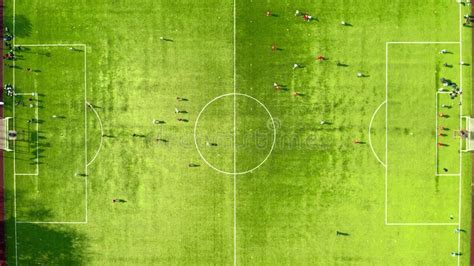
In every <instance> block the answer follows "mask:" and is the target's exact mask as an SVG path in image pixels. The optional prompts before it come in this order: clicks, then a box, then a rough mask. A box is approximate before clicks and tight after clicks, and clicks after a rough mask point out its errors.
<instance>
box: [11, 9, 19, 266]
mask: <svg viewBox="0 0 474 266" xmlns="http://www.w3.org/2000/svg"><path fill="white" fill-rule="evenodd" d="M13 36H14V38H13V42H12V43H13V46H14V47H15V41H16V0H13ZM15 67H16V63H15V60H13V71H12V75H13V82H12V83H13V88H16V85H15V69H16V68H15ZM13 103H15V94H13ZM12 109H13V111H12V115H13V119H12V120H13V123H12V124H13V130H15V104H13V108H12ZM15 146H16V145H15V141H14V142H13V219H14V221H15V265H18V233H17V213H16V175H15V173H16V152H15V151H16V147H15Z"/></svg>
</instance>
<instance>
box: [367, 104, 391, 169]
mask: <svg viewBox="0 0 474 266" xmlns="http://www.w3.org/2000/svg"><path fill="white" fill-rule="evenodd" d="M386 103H387V101H384V102H383V103H381V104H380V105H379V107H377V109H375V111H374V114H373V115H372V119H370V123H369V146H370V149H371V150H372V153H373V154H374V156H375V159H377V161H379V163H380V164H382V166H383V167H387V165H386V164H385V163H384V162H382V160H381V159H380V157H379V156H378V155H377V153H376V152H375V149H374V147H373V146H372V135H371V129H372V123H373V121H374V118H375V115H376V114H377V112H378V111H379V110H380V108H382V106H383V105H384V104H386Z"/></svg>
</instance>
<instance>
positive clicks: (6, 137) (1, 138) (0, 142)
mask: <svg viewBox="0 0 474 266" xmlns="http://www.w3.org/2000/svg"><path fill="white" fill-rule="evenodd" d="M11 119H12V118H11V117H5V118H2V119H0V148H1V149H2V150H4V151H12V149H11V148H10V141H11V140H15V139H16V132H15V131H13V130H9V124H10V120H11Z"/></svg>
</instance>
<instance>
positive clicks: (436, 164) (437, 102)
mask: <svg viewBox="0 0 474 266" xmlns="http://www.w3.org/2000/svg"><path fill="white" fill-rule="evenodd" d="M438 93H439V92H437V93H436V113H435V115H436V119H435V128H436V130H435V134H436V137H435V154H436V156H435V158H436V160H435V161H436V163H435V176H437V175H438V174H439V163H438V161H439V156H438V152H439V150H438V149H439V147H438V141H439V136H438V134H439V129H438V127H439V122H438V113H439V106H438V105H439V96H438Z"/></svg>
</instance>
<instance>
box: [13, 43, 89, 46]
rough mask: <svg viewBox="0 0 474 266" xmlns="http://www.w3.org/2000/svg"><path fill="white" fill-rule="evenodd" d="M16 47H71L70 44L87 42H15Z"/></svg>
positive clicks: (79, 44) (80, 44)
mask: <svg viewBox="0 0 474 266" xmlns="http://www.w3.org/2000/svg"><path fill="white" fill-rule="evenodd" d="M14 46H15V47H18V46H22V47H69V46H84V47H86V46H87V45H86V44H83V43H52V44H42V43H40V44H15V45H14Z"/></svg>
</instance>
